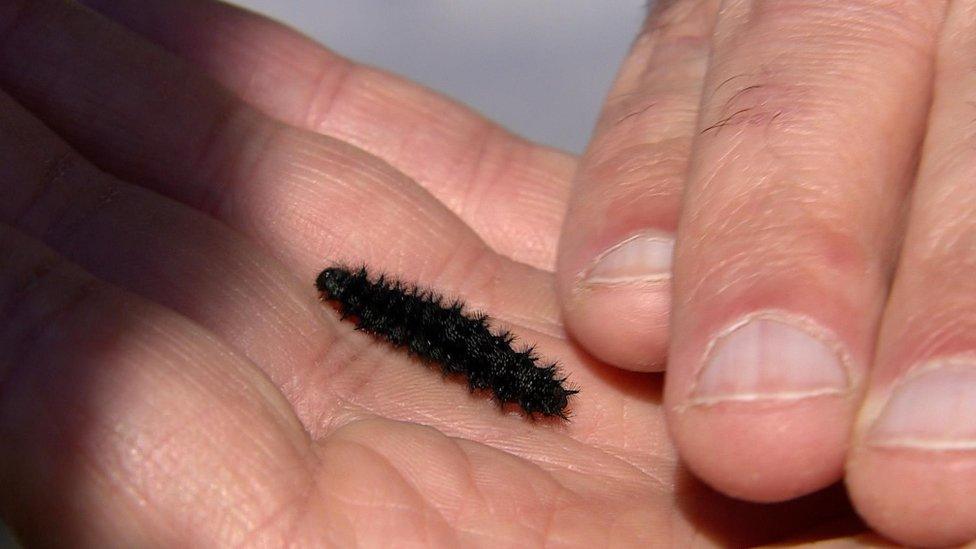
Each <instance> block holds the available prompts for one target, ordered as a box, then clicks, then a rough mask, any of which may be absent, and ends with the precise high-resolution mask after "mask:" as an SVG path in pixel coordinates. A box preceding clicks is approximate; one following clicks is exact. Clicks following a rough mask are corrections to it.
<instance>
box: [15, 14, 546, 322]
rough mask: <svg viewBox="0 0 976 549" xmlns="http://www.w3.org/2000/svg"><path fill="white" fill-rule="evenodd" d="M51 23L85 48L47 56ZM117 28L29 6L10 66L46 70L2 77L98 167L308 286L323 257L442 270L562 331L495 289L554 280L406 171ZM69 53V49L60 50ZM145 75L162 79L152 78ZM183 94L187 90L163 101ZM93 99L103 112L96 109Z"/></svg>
mask: <svg viewBox="0 0 976 549" xmlns="http://www.w3.org/2000/svg"><path fill="white" fill-rule="evenodd" d="M40 25H46V26H47V27H53V29H49V31H50V32H49V34H54V35H59V36H68V37H70V40H76V42H74V43H70V44H61V45H59V46H57V47H55V46H51V45H48V46H45V45H44V44H41V43H40V41H38V40H36V39H35V38H34V35H35V34H36V33H34V32H32V31H36V30H37V29H36V28H35V27H37V26H40ZM8 26H9V25H8ZM101 27H105V28H101ZM113 28H114V27H111V26H107V27H106V23H104V21H102V20H101V19H100V18H99V17H97V16H95V15H93V14H91V13H89V12H87V11H81V10H78V9H74V8H67V7H65V6H63V5H61V4H60V3H58V2H54V1H52V0H42V1H40V2H31V3H28V4H25V6H24V7H23V9H22V12H21V13H20V15H19V16H18V17H17V18H16V22H15V23H13V28H12V29H11V30H8V31H7V32H6V36H7V42H6V45H7V47H6V49H5V50H4V52H3V54H4V55H5V56H10V55H12V54H14V53H19V54H20V55H24V56H34V58H35V60H36V61H37V62H36V63H34V62H31V63H30V64H29V65H30V66H24V65H23V64H21V66H20V67H10V66H9V65H3V66H2V67H0V79H2V78H3V77H4V76H5V75H6V76H12V78H11V79H10V85H11V87H12V88H13V89H15V90H16V92H17V93H16V96H17V97H18V98H19V99H20V100H21V101H22V102H25V103H28V104H30V105H33V106H34V107H36V109H37V111H39V112H40V113H41V114H42V115H43V117H44V119H45V122H47V123H48V124H49V125H53V126H55V127H56V128H57V129H59V130H61V131H62V133H63V134H64V135H67V136H68V137H69V139H71V141H72V142H73V143H74V144H75V145H76V146H77V147H78V148H79V149H81V150H82V151H83V152H87V153H88V156H89V157H91V158H94V160H95V161H96V162H97V163H98V164H99V165H100V166H103V167H106V166H107V167H109V168H110V169H112V170H113V171H115V172H116V173H119V174H122V175H123V176H124V178H125V179H132V180H135V181H140V182H147V183H148V184H149V186H150V187H151V188H154V189H156V190H159V191H160V192H162V193H163V194H165V195H168V196H173V197H175V198H177V199H178V200H180V201H182V202H184V203H187V204H189V205H191V206H193V207H196V208H199V209H202V210H204V211H208V212H211V213H212V214H213V215H214V216H215V217H217V218H218V219H220V220H222V221H225V222H226V223H228V224H229V225H231V226H233V227H235V228H237V229H239V230H242V231H243V232H245V233H246V234H248V235H250V236H252V237H253V238H255V239H256V240H257V241H259V242H260V243H261V244H263V245H265V246H266V247H267V248H268V249H269V250H271V251H272V252H273V253H275V255H276V256H278V257H279V258H280V259H282V260H283V261H284V262H285V264H286V265H287V266H288V267H290V268H292V269H293V270H294V271H295V272H297V273H300V275H301V276H302V277H303V278H305V277H307V278H306V279H307V280H314V275H315V273H317V272H318V271H319V270H321V268H322V267H323V266H324V265H323V262H324V258H331V259H342V260H349V261H350V262H363V261H365V262H367V263H369V264H371V265H377V266H379V267H381V268H383V267H390V268H391V270H394V271H397V270H406V271H410V272H419V273H420V275H421V276H426V277H428V278H429V277H430V273H431V272H436V273H438V275H439V276H443V277H445V278H448V279H454V280H459V281H460V280H464V281H465V288H475V289H480V288H486V289H488V290H489V292H486V293H489V294H494V295H489V299H490V300H492V301H495V300H497V301H504V302H505V303H506V304H507V305H506V306H504V307H499V309H510V310H511V311H512V312H513V314H514V315H515V316H516V317H518V318H522V319H525V320H527V321H533V322H535V323H536V325H548V326H550V327H551V325H553V324H554V323H555V322H556V317H557V314H556V311H554V310H553V308H552V307H551V306H547V305H544V304H545V303H547V302H550V301H552V300H550V299H548V298H549V296H548V295H545V294H544V293H540V294H538V295H536V296H532V297H530V298H529V299H526V296H525V295H524V292H521V291H519V292H514V293H515V294H519V296H518V298H514V296H513V295H512V294H509V295H506V294H505V290H507V289H510V287H509V286H505V287H504V288H495V282H494V281H495V277H496V276H504V274H505V273H519V274H521V275H523V276H529V277H533V276H534V277H536V278H537V279H538V277H540V276H544V274H543V273H537V274H531V273H532V272H533V271H534V270H533V269H530V268H524V266H520V265H518V264H511V263H505V262H501V264H502V266H498V265H497V263H498V262H497V261H496V258H494V257H493V255H492V254H491V253H487V251H486V249H485V247H484V245H483V242H482V241H481V240H480V239H479V238H478V237H477V235H475V234H474V233H473V232H472V231H471V230H470V229H469V228H468V227H466V226H465V225H464V224H463V223H461V222H459V221H458V219H457V218H456V216H454V215H452V214H451V213H450V212H449V211H447V210H446V209H445V208H443V206H441V205H440V204H439V203H437V202H436V201H433V200H432V199H431V196H430V194H429V193H427V192H425V191H424V190H422V189H420V188H419V187H417V186H416V185H415V184H414V183H413V182H412V181H410V180H409V179H407V178H405V177H404V176H403V175H402V174H400V173H399V172H397V171H396V170H394V169H392V168H390V167H389V166H387V165H385V164H383V163H381V162H378V161H377V159H376V158H375V157H373V156H371V155H369V154H367V153H364V152H363V151H361V150H359V149H357V148H355V147H352V146H350V145H348V144H345V143H342V142H339V141H337V140H335V139H331V138H328V137H323V136H319V135H316V134H313V133H310V132H307V131H303V130H296V129H293V128H290V127H287V126H283V125H280V124H275V123H272V122H270V121H269V120H267V119H265V118H264V117H262V116H261V115H259V114H257V113H255V112H253V111H251V110H249V109H247V108H246V107H243V106H241V105H239V104H238V103H237V102H236V101H235V100H234V99H233V98H230V97H228V96H226V95H223V94H222V93H221V92H220V91H219V90H217V89H216V88H214V87H212V86H210V85H209V84H208V83H207V82H206V81H205V80H202V79H198V78H195V77H194V76H193V73H192V71H189V70H188V69H186V68H185V67H183V66H181V65H179V64H178V63H176V62H174V61H173V60H171V59H169V58H167V57H166V56H165V55H162V54H160V53H159V52H156V51H153V50H152V49H151V48H149V47H148V46H144V45H140V44H141V43H140V42H139V41H138V39H135V38H133V37H131V36H130V35H128V34H127V33H124V32H121V31H113ZM106 35H111V36H109V37H108V39H106ZM62 46H71V48H69V49H67V50H65V51H60V47H62ZM45 48H53V49H57V50H58V51H57V52H51V51H46V50H45ZM74 52H80V53H78V54H77V55H75V53H74ZM133 52H137V53H138V52H141V53H142V54H144V55H145V56H146V57H145V58H141V59H139V60H138V61H139V63H140V65H141V66H136V65H134V62H135V61H136V60H134V59H133V58H132V53H133ZM52 53H57V55H52ZM86 55H88V56H89V57H90V58H84V56H86ZM47 62H50V64H51V65H53V66H54V67H52V68H51V70H52V71H53V73H55V74H58V78H59V86H57V87H55V88H57V90H59V91H58V92H56V93H55V91H53V90H54V88H52V87H50V86H44V85H38V83H37V79H36V78H28V77H23V74H21V71H20V69H23V70H26V71H31V70H33V69H31V67H39V66H42V65H47V64H48V63H47ZM78 65H91V66H93V67H115V68H116V70H115V71H114V72H113V73H112V76H108V75H101V76H104V77H105V78H106V79H107V80H111V81H112V82H107V81H104V80H102V79H100V78H99V77H98V76H94V75H92V74H89V73H91V72H93V71H91V70H89V69H86V70H78V69H77V68H76V67H77V66H78ZM146 65H149V66H156V67H159V70H158V71H145V70H144V69H143V67H144V66H146ZM6 68H10V69H11V70H10V71H7V72H5V71H4V69H6ZM41 70H46V69H41ZM94 72H98V71H97V70H96V71H94ZM18 75H19V76H18ZM172 82H179V83H180V86H181V90H184V89H185V92H181V93H179V94H160V93H159V91H158V89H159V87H160V86H171V85H172ZM109 87H111V88H112V91H110V90H109ZM95 94H98V95H99V97H100V98H104V99H105V100H104V101H96V100H95V99H94V96H95ZM337 213H341V215H337ZM390 250H410V254H409V256H408V257H409V262H410V265H409V266H410V268H409V269H396V267H403V265H402V263H404V260H403V258H397V257H390V253H389V251H390ZM481 261H485V264H480V262H481ZM469 269H473V270H475V271H476V272H475V273H474V274H473V275H472V274H470V273H468V272H467V271H468V270H469ZM503 270H504V273H503V272H501V271H503ZM512 286H513V287H514V285H512ZM461 289H462V290H463V288H461ZM497 301H496V303H497Z"/></svg>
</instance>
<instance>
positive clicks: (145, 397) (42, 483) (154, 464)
mask: <svg viewBox="0 0 976 549" xmlns="http://www.w3.org/2000/svg"><path fill="white" fill-rule="evenodd" d="M89 3H91V4H104V5H102V6H100V8H101V9H102V10H104V11H106V12H108V13H110V14H112V15H113V16H114V17H116V18H117V19H119V20H121V21H122V22H124V23H125V24H126V25H128V26H129V27H131V28H133V29H135V30H137V31H139V32H142V33H144V34H145V35H147V36H146V37H140V36H138V35H136V34H132V33H131V32H130V31H127V30H124V29H123V28H122V27H120V26H116V25H115V24H114V23H111V22H110V21H109V20H108V19H105V18H103V17H101V16H99V15H96V14H95V13H94V12H90V11H87V10H86V9H83V8H80V7H78V6H77V5H75V4H74V3H72V2H67V1H65V0H33V1H31V2H16V1H12V0H11V1H2V2H0V32H2V37H3V42H2V46H0V85H2V90H3V93H0V119H2V121H3V123H2V124H0V166H2V168H0V181H2V185H3V189H4V195H5V198H4V200H3V201H2V203H0V204H2V205H0V215H2V218H0V222H2V223H3V228H2V232H0V267H2V270H0V304H2V306H3V307H4V311H5V316H6V320H7V321H6V322H5V325H4V328H3V329H2V331H0V349H2V353H0V355H2V356H3V357H4V358H3V360H2V362H0V441H2V448H3V450H2V451H0V486H2V487H3V489H2V492H0V509H2V513H3V516H4V517H5V518H6V519H7V520H8V521H9V522H10V524H11V525H12V526H13V528H14V529H15V530H16V531H18V532H19V533H20V534H21V535H22V536H23V537H24V539H25V540H27V541H32V542H38V543H45V542H47V543H54V542H62V543H64V542H68V543H78V544H91V545H122V546H125V545H129V546H133V545H146V544H159V545H164V544H165V545H182V544H194V545H215V544H220V545H224V544H231V543H233V544H235V545H236V544H270V545H282V544H284V543H297V544H300V545H313V544H322V543H329V544H332V545H335V546H351V545H356V544H358V545H365V546H375V545H392V546H405V545H456V544H464V545H485V546H493V547H499V546H520V547H521V546H531V545H540V546H541V545H544V544H558V545H580V546H593V545H604V544H606V545H625V546H626V545H647V544H662V545H665V544H674V545H682V546H683V545H686V544H689V543H692V542H699V543H702V544H709V543H715V544H729V543H736V544H742V543H758V542H764V541H774V540H777V539H783V538H788V537H791V536H794V535H798V534H802V533H804V532H806V531H809V530H811V529H814V530H815V529H816V528H818V527H819V526H821V525H824V524H829V523H832V522H835V521H838V520H839V521H841V523H844V522H845V519H847V518H848V517H849V516H850V511H849V508H848V506H847V505H846V503H845V501H844V499H843V496H842V494H841V493H840V491H839V490H831V491H828V492H825V493H820V494H816V495H814V496H811V497H809V498H806V499H804V500H801V501H797V502H793V503H791V504H788V505H781V506H759V505H749V504H744V503H738V502H734V501H732V500H729V499H726V498H723V497H721V496H718V495H716V494H714V493H712V492H710V491H708V490H707V489H705V488H703V487H702V486H701V485H700V484H699V483H697V481H695V480H694V479H692V478H691V477H690V476H688V475H687V474H686V473H684V472H683V471H682V469H681V468H680V466H679V465H678V463H677V459H676V456H675V453H674V451H673V449H672V447H671V445H670V443H669V442H668V437H667V433H666V428H665V425H664V421H663V414H662V410H661V406H660V402H659V400H660V380H659V378H658V377H655V376H653V375H646V374H645V375H642V374H631V373H624V372H621V371H618V370H616V369H614V368H610V367H607V366H605V365H602V364H600V363H598V362H596V361H594V360H593V359H590V358H588V357H586V356H585V355H583V354H582V353H581V352H580V351H579V350H578V349H577V348H576V347H575V346H574V345H573V344H572V342H570V341H568V340H567V337H566V334H565V332H564V330H563V327H562V325H561V323H560V320H559V315H558V310H557V304H556V297H555V290H554V281H553V276H552V274H551V268H552V264H553V261H554V257H555V253H556V240H557V238H558V235H559V229H560V223H561V221H562V215H563V211H564V209H565V203H566V200H567V197H568V193H569V179H570V177H571V174H572V171H573V167H574V161H573V160H572V159H571V158H569V157H568V156H566V155H564V154H561V153H558V152H555V151H551V150H546V149H543V148H540V147H536V146H533V145H530V144H527V143H525V142H522V141H520V140H518V139H516V138H514V137H512V136H510V135H508V134H507V133H505V132H504V131H502V130H499V129H498V128H496V127H494V126H492V125H490V124H488V123H486V122H485V121H483V120H481V119H480V118H478V117H477V116H475V115H473V114H472V113H470V112H468V111H467V110H465V109H463V108H462V107H460V106H457V105H456V104H453V103H451V102H449V101H447V100H444V99H441V98H438V97H436V96H435V95H433V94H432V93H430V92H428V91H425V90H423V89H420V88H418V87H416V86H414V85H411V84H408V83H405V82H403V81H400V80H397V79H395V78H392V77H390V76H387V75H384V74H382V73H380V72H377V71H374V70H370V69H366V68H363V67H357V66H353V65H351V64H350V63H348V62H347V61H345V60H342V59H340V58H338V57H336V56H334V55H333V54H330V53H328V52H326V51H324V50H322V49H320V48H319V47H318V46H316V45H314V44H312V43H310V42H308V41H306V40H304V39H302V38H300V37H298V36H296V35H295V34H294V33H292V32H291V31H288V30H287V29H284V28H282V27H279V26H277V25H275V24H273V23H270V22H268V21H266V20H263V19H260V18H258V17H256V16H253V15H251V14H245V13H243V12H240V11H237V10H235V9H233V8H230V7H228V6H225V5H221V4H216V3H209V2H195V1H171V0H152V1H145V0H140V1H138V2H136V1H115V2H109V1H105V2H89ZM147 39H148V40H147ZM163 48H166V49H169V50H170V51H171V52H173V53H175V54H176V56H174V55H172V54H171V53H166V52H165V51H164V49H163ZM180 57H182V59H180ZM204 74H208V76H204ZM211 79H214V80H216V81H219V82H220V83H221V84H222V85H223V86H224V87H220V86H218V85H217V84H216V83H214V82H213V80H211ZM227 89H229V90H233V93H232V92H229V91H226V90H227ZM334 261H349V262H365V263H366V264H368V265H371V266H373V267H374V268H375V269H377V270H381V271H385V272H389V273H396V274H397V275H399V276H401V277H403V278H405V279H408V280H411V281H415V282H418V283H420V284H422V285H426V286H432V287H435V288H437V289H439V290H441V291H443V292H445V293H447V294H450V295H457V296H462V297H464V298H465V299H466V300H467V301H468V303H469V304H470V305H471V306H472V307H474V308H477V309H481V310H484V311H487V312H489V313H490V314H491V315H492V316H493V317H494V318H496V319H497V320H498V322H499V324H500V325H501V324H503V325H505V326H506V327H508V328H511V329H512V330H513V331H514V332H515V333H517V334H518V335H519V337H520V338H521V340H523V341H526V342H531V343H537V344H538V348H539V349H540V352H541V353H542V354H544V355H545V356H547V357H551V358H553V359H556V360H558V361H559V362H560V363H561V364H562V367H563V369H564V371H565V372H566V373H568V374H569V376H570V377H571V379H572V382H573V383H574V384H575V385H577V386H578V387H579V388H580V389H581V393H580V395H579V396H578V397H577V398H576V399H575V401H574V402H573V405H572V410H571V411H572V414H573V417H572V421H571V422H568V423H563V422H558V421H556V422H548V421H542V422H533V421H529V420H527V419H526V418H524V417H522V416H520V415H518V414H516V413H511V412H504V411H499V410H498V409H497V408H496V407H495V406H494V404H493V403H492V402H490V401H489V400H487V399H486V398H484V397H483V396H479V395H470V394H469V393H468V391H467V390H466V388H465V386H464V384H463V383H460V382H454V381H452V380H447V381H446V382H445V381H442V380H441V378H440V376H439V375H438V374H437V372H436V371H435V370H433V369H429V368H425V367H423V366H422V365H420V364H418V363H416V361H414V360H412V359H410V358H408V357H406V356H404V355H403V354H402V353H399V352H396V351H394V350H391V349H390V348H388V347H387V346H386V345H383V344H380V343H377V342H376V341H374V340H372V339H370V338H368V337H366V336H364V335H363V334H361V333H357V332H355V331H353V330H352V328H351V327H350V326H349V325H348V324H346V323H342V322H340V321H339V320H338V317H337V315H336V314H335V313H334V312H333V311H332V310H330V309H329V308H327V307H324V306H323V305H322V303H320V302H319V301H318V300H317V296H316V293H315V290H314V288H313V285H312V281H313V280H314V277H315V274H316V273H317V272H318V270H320V269H321V268H323V267H324V266H326V265H328V264H330V263H332V262H334ZM730 436H734V433H730Z"/></svg>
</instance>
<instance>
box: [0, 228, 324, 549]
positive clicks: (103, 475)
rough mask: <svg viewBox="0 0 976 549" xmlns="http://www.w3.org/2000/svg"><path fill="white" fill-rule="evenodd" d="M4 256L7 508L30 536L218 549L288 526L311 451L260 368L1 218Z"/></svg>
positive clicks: (0, 371)
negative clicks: (190, 502)
mask: <svg viewBox="0 0 976 549" xmlns="http://www.w3.org/2000/svg"><path fill="white" fill-rule="evenodd" d="M0 266H2V267H0V303H2V304H3V307H4V309H3V310H4V311H5V322H4V323H3V325H2V328H0V357H2V359H0V380H2V381H0V439H2V440H3V441H4V445H3V446H4V450H3V451H2V452H0V484H2V485H3V486H4V489H3V490H2V491H0V513H2V515H3V517H4V519H5V520H6V521H8V522H9V524H10V525H11V526H12V528H13V529H14V531H16V532H17V533H18V534H19V535H20V537H22V539H24V540H26V541H28V542H30V543H31V544H35V545H58V544H62V543H63V542H64V540H71V543H72V544H79V545H91V546H108V545H118V544H121V545H140V546H141V545H224V544H227V543H241V542H242V541H243V540H244V537H243V536H245V535H247V533H248V532H252V533H253V532H255V530H254V528H253V526H254V525H255V524H268V525H269V528H267V529H261V530H260V531H258V533H257V535H258V536H259V538H262V537H263V536H268V538H267V539H268V540H269V541H270V540H271V539H275V535H276V533H280V532H279V531H278V528H279V527H284V528H287V526H288V525H287V524H285V523H287V522H288V518H287V517H280V518H279V517H278V516H276V514H277V513H280V512H281V510H282V509H289V508H290V505H291V504H292V502H293V501H294V498H295V494H296V493H303V491H304V490H307V489H308V487H309V486H311V485H313V478H312V466H313V464H314V456H313V454H312V452H311V448H310V446H309V444H308V439H307V437H306V435H305V433H304V432H303V431H302V429H301V426H300V425H299V424H298V422H297V421H296V420H295V417H294V416H293V415H292V413H291V410H290V407H289V406H288V404H287V403H286V402H285V401H284V399H282V398H281V396H280V394H278V393H277V391H276V390H275V389H274V388H273V387H272V386H271V385H270V384H269V383H268V382H267V380H266V378H265V377H264V376H263V375H262V374H261V373H260V372H259V371H258V370H257V369H256V368H254V367H253V366H252V365H251V364H249V363H247V362H246V361H245V360H242V359H241V358H239V357H238V356H236V355H235V354H234V353H233V352H231V351H230V350H229V349H228V348H226V347H223V346H222V345H220V344H219V343H217V342H216V340H215V339H214V337H213V336H212V335H211V334H209V333H207V332H206V331H205V330H202V329H201V328H200V327H198V326H196V325H194V324H193V323H191V322H189V321H187V320H186V319H184V318H183V317H180V316H178V315H176V314H174V313H172V312H171V311H169V310H167V309H164V308H162V307H159V306H156V305H153V304H151V303H149V302H147V301H144V300H142V299H139V298H137V297H135V296H132V295H130V294H126V293H125V292H122V291H120V290H118V289H116V288H113V287H111V286H108V285H105V284H103V283H101V282H99V281H97V280H95V279H93V278H92V277H91V276H89V275H87V274H85V273H83V272H81V271H80V270H79V269H77V268H75V267H72V266H70V265H68V264H66V263H65V262H64V261H63V260H60V259H58V258H57V256H55V255H54V254H53V253H52V252H51V251H50V250H47V249H45V248H43V247H42V246H40V245H39V244H38V243H36V242H35V241H31V240H29V239H27V238H26V237H23V236H21V235H18V234H16V233H15V232H14V231H12V230H11V229H9V228H7V227H0ZM187 449H192V451H186V450H187ZM188 496H189V497H191V499H192V500H193V505H190V506H187V505H186V501H187V499H186V498H187V497H188ZM227 509H233V510H234V512H233V513H228V512H227ZM323 516H325V515H323ZM214 521H218V522H219V523H220V524H221V525H222V527H221V528H213V524H214ZM215 536H216V537H215ZM262 539H263V538H262Z"/></svg>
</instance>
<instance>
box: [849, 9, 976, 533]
mask: <svg viewBox="0 0 976 549" xmlns="http://www.w3.org/2000/svg"><path fill="white" fill-rule="evenodd" d="M974 13H976V3H974V2H971V1H969V2H955V3H952V4H951V7H950V9H949V14H948V16H947V19H946V22H945V26H944V27H943V29H942V33H941V34H942V37H941V41H940V45H939V55H938V61H937V73H936V78H935V85H934V90H935V97H934V101H933V105H932V111H931V115H930V117H929V130H928V133H927V135H926V137H925V149H924V155H923V158H922V162H921V166H920V170H919V177H918V182H917V184H916V186H915V191H914V201H913V203H912V210H911V211H912V214H911V220H910V223H909V227H908V234H907V236H906V240H905V244H904V246H903V247H902V252H901V257H900V261H899V265H898V272H897V277H896V283H895V285H894V287H893V289H892V294H891V297H890V298H889V300H888V306H887V308H886V310H885V316H884V323H883V325H882V326H883V327H882V331H881V335H880V338H879V346H878V355H877V359H876V361H875V367H874V369H873V370H872V372H871V380H870V389H869V393H868V396H867V398H866V399H865V404H864V406H863V408H862V410H861V414H860V416H859V422H858V423H859V429H858V436H857V437H856V438H855V445H854V448H853V451H852V453H851V456H850V458H849V461H848V465H847V472H848V476H847V482H848V486H849V487H850V490H851V493H852V495H853V497H854V499H855V502H856V503H857V506H858V510H859V512H860V513H861V514H862V515H863V516H864V517H865V518H866V519H867V520H868V521H869V522H870V523H871V524H872V525H873V526H874V527H875V528H877V529H878V530H879V531H880V532H881V533H883V534H886V535H888V536H890V537H892V538H894V539H896V540H898V541H900V542H902V543H906V544H909V545H912V546H949V545H959V544H963V543H966V542H969V541H974V540H976V500H974V499H973V492H974V491H976V278H974V276H973V265H974V264H976V188H974V187H973V184H972V182H973V174H974V173H976V162H974V159H973V156H972V154H971V150H972V146H973V116H974V115H973V112H974V111H973V105H974V104H976V76H974V74H973V72H972V56H973V54H976V19H974V18H973V15H974Z"/></svg>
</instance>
